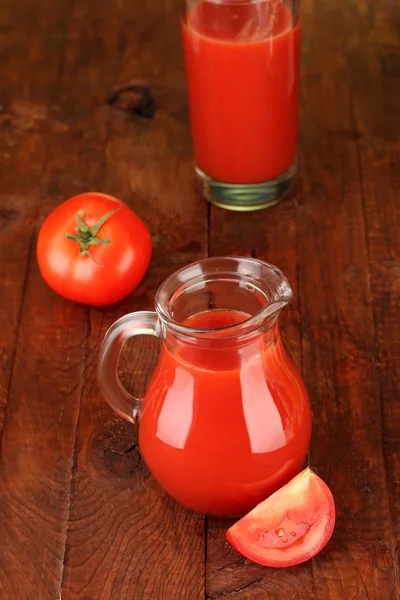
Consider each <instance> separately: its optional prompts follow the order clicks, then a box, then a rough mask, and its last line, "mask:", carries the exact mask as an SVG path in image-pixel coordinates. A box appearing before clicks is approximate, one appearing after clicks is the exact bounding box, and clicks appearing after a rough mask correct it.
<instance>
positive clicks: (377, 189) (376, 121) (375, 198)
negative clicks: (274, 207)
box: [351, 5, 400, 581]
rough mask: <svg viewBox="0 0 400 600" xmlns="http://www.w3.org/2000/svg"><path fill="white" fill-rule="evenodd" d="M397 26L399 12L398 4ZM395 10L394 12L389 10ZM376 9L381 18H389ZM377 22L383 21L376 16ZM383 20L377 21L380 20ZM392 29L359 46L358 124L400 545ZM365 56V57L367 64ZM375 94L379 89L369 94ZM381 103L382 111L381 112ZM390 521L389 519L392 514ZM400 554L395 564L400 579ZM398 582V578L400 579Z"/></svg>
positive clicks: (395, 52) (399, 55)
mask: <svg viewBox="0 0 400 600" xmlns="http://www.w3.org/2000/svg"><path fill="white" fill-rule="evenodd" d="M391 8H392V11H393V13H394V14H392V15H391V16H392V18H393V20H392V21H391V23H392V25H393V23H396V19H397V22H399V19H400V8H399V6H398V5H393V6H392V7H391ZM387 9H389V7H387ZM385 12H386V11H383V10H382V7H381V10H379V11H378V9H377V14H380V15H382V13H383V14H385ZM377 21H378V19H377ZM382 21H383V18H381V19H380V20H379V21H378V22H382ZM390 39H391V36H390V30H389V31H387V33H386V36H385V37H384V38H383V39H382V38H381V39H379V40H378V41H379V43H377V44H375V45H374V47H373V48H370V49H368V51H367V52H365V53H364V54H363V55H361V53H360V51H359V50H357V49H356V48H354V50H353V52H352V55H351V60H352V68H353V70H354V73H355V77H354V79H355V82H354V83H355V85H354V90H355V91H354V96H355V119H356V124H357V131H358V153H359V163H360V172H361V181H362V191H363V198H364V210H365V219H366V225H367V231H366V234H367V245H368V250H369V260H370V273H371V292H372V307H373V313H374V323H375V351H374V356H373V359H374V365H375V369H376V372H377V376H378V392H379V395H380V399H381V404H382V418H381V419H380V420H379V424H380V425H381V427H382V429H383V451H384V457H385V461H386V469H387V486H388V489H389V493H390V501H391V502H390V503H391V519H392V523H393V533H394V540H395V541H394V544H395V548H397V549H398V547H399V544H400V503H399V498H400V462H399V453H398V449H399V431H400V410H399V406H398V394H399V387H400V320H399V305H400V236H399V231H400V207H399V194H400V171H399V167H398V165H399V160H400V146H399V140H400V120H399V110H398V98H399V95H400V78H399V73H400V51H399V47H398V46H397V47H396V46H395V45H393V44H391V43H390V42H389V43H385V41H386V40H390ZM365 57H367V60H365ZM371 90H373V92H372V93H371ZM378 106H379V110H378V109H377V107H378ZM388 518H389V517H388ZM399 560H400V559H399V554H398V551H396V552H395V555H394V562H395V566H394V568H395V569H396V567H397V573H396V575H397V577H398V572H399V567H400V562H399ZM397 581H398V580H397Z"/></svg>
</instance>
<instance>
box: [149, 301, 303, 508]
mask: <svg viewBox="0 0 400 600" xmlns="http://www.w3.org/2000/svg"><path fill="white" fill-rule="evenodd" d="M247 317H248V315H244V314H243V313H238V312H235V311H231V310H211V311H207V312H205V313H200V314H198V315H195V316H194V317H191V318H190V319H188V320H187V321H185V322H184V324H185V325H188V326H190V327H193V328H199V329H209V328H219V327H226V326H228V325H232V324H236V323H239V322H240V321H243V319H244V318H247ZM171 335H172V334H171ZM207 344H208V345H207ZM310 431H311V415H310V409H309V404H308V397H307V392H306V390H305V388H304V385H303V383H302V381H301V379H300V376H299V375H298V373H297V371H296V368H295V366H294V365H293V363H292V362H291V360H290V359H289V357H288V355H287V354H286V352H285V350H284V347H283V345H282V342H281V340H280V337H279V333H278V330H277V329H276V328H274V330H272V331H271V330H269V331H268V332H266V333H264V334H260V335H258V336H256V338H255V339H254V338H253V341H250V342H249V343H247V344H245V345H243V342H241V344H239V342H238V341H235V339H230V340H227V339H225V340H223V342H222V344H221V345H220V346H219V348H217V349H216V348H215V341H214V340H213V341H210V340H208V342H207V341H204V340H203V342H201V343H199V344H197V343H194V344H193V342H192V343H188V342H183V341H179V340H178V339H170V340H169V338H168V336H167V339H166V341H165V342H164V344H163V348H162V351H161V355H160V360H159V362H158V364H157V366H156V369H155V371H154V373H153V376H152V379H151V382H150V384H149V387H148V391H147V393H146V397H145V399H144V402H143V410H142V415H141V418H140V427H139V444H140V448H141V452H142V454H143V457H144V459H145V461H146V463H147V465H148V466H149V468H150V470H151V471H152V473H153V475H154V477H155V479H156V480H157V481H158V482H159V483H160V484H161V486H162V487H163V488H164V489H165V490H166V491H167V492H168V493H169V494H170V495H171V496H173V497H174V498H175V499H177V500H178V501H180V502H181V503H183V504H185V505H186V506H188V507H189V508H192V509H194V510H197V511H199V512H204V513H208V514H213V515H240V514H243V513H245V512H247V511H248V510H250V509H251V508H252V507H254V506H255V505H256V504H258V503H259V502H260V501H261V500H264V499H265V498H266V497H267V496H269V495H270V494H272V493H273V492H274V491H276V490H277V489H278V488H280V487H281V486H282V485H284V484H285V483H287V482H288V481H289V480H290V479H291V478H292V477H293V476H294V475H295V474H296V473H297V472H298V471H299V470H300V468H301V467H302V465H303V462H304V460H305V457H306V453H307V449H308V444H309V438H310Z"/></svg>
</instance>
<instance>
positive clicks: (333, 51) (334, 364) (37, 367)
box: [0, 0, 400, 600]
mask: <svg viewBox="0 0 400 600" xmlns="http://www.w3.org/2000/svg"><path fill="white" fill-rule="evenodd" d="M302 15H303V62H302V77H301V106H302V109H301V132H300V153H299V154H300V191H299V194H298V196H297V198H296V199H294V200H289V201H286V202H285V203H283V204H281V205H280V206H278V207H276V208H273V209H269V210H266V211H264V212H260V213H254V214H245V215H244V214H243V215H238V214H233V213H228V212H224V211H222V210H219V209H214V208H211V209H210V207H209V206H208V205H207V203H206V202H204V201H202V200H201V199H199V198H198V197H197V196H196V194H195V192H194V190H193V171H192V151H191V142H190V133H189V127H188V110H187V98H186V91H185V80H184V73H183V61H182V52H181V46H180V37H179V24H178V9H177V2H175V1H174V2H173V1H172V0H164V1H163V0H147V1H146V2H139V1H138V0H129V1H128V0H118V1H116V2H101V0H80V1H79V2H75V1H72V2H71V0H58V1H57V2H55V1H54V0H20V1H19V2H17V1H15V0H2V2H1V4H0V82H1V91H0V104H1V107H0V130H1V136H0V160H1V162H0V173H1V175H0V181H1V186H0V257H1V262H0V285H1V313H0V331H1V336H0V356H1V361H0V432H1V462H0V599H1V600H25V599H29V600H31V599H33V598H37V599H39V600H47V599H51V600H56V599H59V598H62V600H78V599H79V600H108V599H112V600H142V599H143V600H145V599H146V600H147V599H148V600H178V599H180V600H192V599H193V600H195V599H199V600H200V599H204V598H207V599H212V600H215V599H217V598H223V599H225V598H229V600H239V599H240V600H241V599H247V600H250V599H251V600H261V599H270V600H291V599H293V600H295V599H296V600H311V599H318V600H353V599H357V600H364V599H365V600H366V599H368V600H395V599H397V598H399V589H398V585H399V584H398V577H399V574H398V569H399V544H400V459H399V450H400V404H399V380H400V318H399V314H400V304H399V301H400V264H399V253H400V235H399V231H400V210H399V200H400V167H399V164H400V145H399V140H400V50H399V37H400V4H399V3H398V2H396V1H395V0H380V2H374V1H373V0H303V1H302ZM137 81H145V82H148V83H149V84H150V85H151V87H152V91H153V93H154V96H155V98H156V101H157V104H158V110H157V113H156V115H155V117H154V119H147V120H146V119H143V118H140V117H133V116H131V115H127V114H125V113H122V112H119V111H117V110H115V109H113V108H110V106H108V105H107V104H106V102H105V100H106V98H107V96H108V95H109V93H110V92H111V91H113V90H115V89H117V88H120V87H122V86H124V85H127V84H129V83H132V82H137ZM90 189H97V190H103V191H106V192H108V193H111V194H114V195H116V196H119V197H121V198H122V199H124V200H125V201H126V202H128V203H129V204H130V205H131V206H132V207H133V208H134V210H135V211H136V212H137V213H138V214H139V215H141V216H142V218H143V219H144V220H145V222H146V223H147V224H148V226H149V228H150V229H151V232H152V236H153V240H154V256H153V261H152V265H151V268H150V270H149V271H148V274H147V276H146V278H145V280H144V281H143V283H142V284H141V285H140V287H139V288H138V289H137V290H136V292H134V293H133V294H132V295H131V296H130V297H129V298H127V299H126V300H125V301H124V302H122V303H121V304H119V305H117V306H114V307H110V308H107V309H104V310H102V309H92V308H90V309H89V308H86V307H83V306H78V305H74V304H72V303H69V302H67V301H64V300H63V299H62V298H59V297H57V296H56V295H55V294H54V293H53V292H52V291H51V290H50V289H49V288H48V287H47V286H46V285H45V283H44V282H43V280H42V278H41V276H40V274H39V272H38V267H37V263H36V259H35V240H36V234H37V230H38V227H39V225H40V223H41V222H42V220H43V218H44V217H45V216H46V215H47V214H48V213H49V212H50V211H51V209H52V208H53V207H55V206H56V205H57V204H58V203H59V202H61V201H62V200H63V199H65V198H67V197H69V196H71V195H74V194H77V193H80V192H82V191H86V190H90ZM222 254H236V255H251V256H257V257H259V258H260V259H266V260H268V261H270V262H272V263H274V264H276V265H278V266H279V267H280V268H281V269H282V270H283V271H284V272H285V273H286V274H287V276H288V278H289V279H290V281H291V283H292V285H293V286H294V289H295V300H294V301H293V302H292V303H291V306H290V308H289V309H288V310H286V312H285V316H284V323H283V325H284V332H285V336H286V339H287V340H288V342H289V344H290V345H291V348H292V350H293V354H294V357H295V359H296V361H297V363H298V364H299V366H300V367H301V369H302V372H303V375H304V378H305V381H306V384H307V386H308V389H309V391H310V395H311V402H312V408H313V413H314V430H313V438H312V443H311V448H310V454H309V462H310V464H311V465H312V467H313V468H314V469H315V470H316V471H317V472H318V473H319V474H320V475H321V476H322V477H323V478H324V479H325V480H326V481H327V482H328V484H329V485H330V487H331V489H332V491H333V493H334V496H335V498H336V503H337V512H338V518H337V525H336V531H335V535H334V537H333V539H332V541H331V543H330V544H329V545H328V547H327V548H326V549H325V550H324V551H323V552H322V553H321V554H320V555H319V556H317V557H316V558H315V559H314V560H312V561H309V562H307V563H306V564H303V565H300V566H298V567H294V568H291V569H286V570H273V569H266V568H263V567H261V566H258V565H255V564H251V563H249V562H248V561H245V560H244V559H243V558H242V557H241V556H239V555H238V554H237V553H236V552H235V551H234V550H233V549H232V548H231V547H229V546H228V545H227V543H226V542H225V530H226V528H227V524H228V523H227V521H223V520H218V519H213V518H204V517H203V516H201V515H197V514H193V513H192V512H190V511H188V510H185V509H184V508H182V507H181V506H179V505H178V504H176V503H175V502H174V501H173V500H172V499H170V498H169V497H168V496H166V495H165V494H164V493H163V492H162V491H161V490H160V488H159V487H158V485H157V484H156V483H155V482H154V480H153V479H152V477H151V476H150V474H149V472H148V470H147V468H146V466H145V465H144V463H143V462H142V461H141V459H140V455H139V452H138V448H137V438H136V428H135V427H134V426H132V425H130V424H128V423H126V422H122V421H120V420H119V419H118V418H117V416H116V415H115V414H114V413H112V411H111V409H109V408H108V406H107V405H106V403H105V401H104V400H103V398H102V397H101V396H100V394H99V391H98V388H97V384H96V362H97V356H98V349H99V344H100V342H101V340H102V337H103V335H104V333H105V331H106V329H107V327H108V326H109V325H110V324H111V323H112V322H113V321H114V320H115V319H116V318H118V317H119V316H121V315H123V314H124V313H126V312H128V311H133V310H138V309H144V308H150V307H152V304H153V299H154V293H155V291H156V289H157V287H158V286H159V284H160V283H161V282H162V281H163V279H164V278H165V277H166V276H167V275H168V274H170V273H171V272H173V271H174V270H175V269H176V268H178V267H180V266H182V265H184V264H186V263H188V262H191V261H194V260H197V259H200V258H203V257H205V256H207V255H222ZM154 352H155V348H154V345H152V344H151V343H150V344H149V345H145V346H141V347H140V348H139V349H137V348H136V349H135V348H133V349H131V350H130V353H131V354H130V356H131V361H130V373H131V376H132V380H133V379H135V377H137V376H138V375H140V374H141V373H143V369H144V367H146V365H148V364H149V362H150V361H151V360H152V359H154V356H155V354H154Z"/></svg>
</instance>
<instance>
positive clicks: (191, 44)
mask: <svg viewBox="0 0 400 600" xmlns="http://www.w3.org/2000/svg"><path fill="white" fill-rule="evenodd" d="M298 5H299V2H298V0H228V1H225V0H217V1H211V0H200V1H199V0H181V28H182V39H183V49H184V56H185V65H186V80H187V88H188V95H189V109H190V122H191V131H192V139H193V148H194V157H195V165H196V166H195V170H196V174H197V179H198V182H199V184H200V188H201V191H202V193H203V194H204V195H205V197H206V198H207V199H208V200H209V201H210V202H212V203H214V204H217V205H219V206H221V207H223V208H228V209H232V210H256V209H259V208H265V207H267V206H272V205H274V204H277V203H278V202H279V201H280V200H282V199H283V198H284V197H285V196H287V195H288V194H289V193H290V191H291V189H292V187H293V181H294V177H295V174H296V157H297V128H298V89H299V60H300V56H299V55H300V22H299V10H298Z"/></svg>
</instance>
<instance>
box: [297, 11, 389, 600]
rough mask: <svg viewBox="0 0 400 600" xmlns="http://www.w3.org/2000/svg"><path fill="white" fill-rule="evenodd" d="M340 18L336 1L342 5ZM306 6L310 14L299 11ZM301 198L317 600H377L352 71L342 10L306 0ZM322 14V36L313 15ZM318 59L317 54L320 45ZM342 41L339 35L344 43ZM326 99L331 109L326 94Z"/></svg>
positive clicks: (377, 526) (371, 406) (378, 540)
mask: <svg viewBox="0 0 400 600" xmlns="http://www.w3.org/2000/svg"><path fill="white" fill-rule="evenodd" d="M340 8H342V9H343V14H345V6H344V4H343V6H341V7H340ZM307 11H309V12H308V13H307ZM305 14H306V15H307V14H308V19H306V28H305V29H306V31H305V38H306V40H307V41H306V43H305V44H304V46H303V48H304V59H305V61H304V62H305V63H306V64H307V65H311V64H312V69H311V70H310V71H307V70H305V73H304V78H303V81H304V84H303V106H304V112H303V117H304V118H303V131H304V132H307V135H306V136H305V135H303V138H302V144H301V150H300V151H301V155H302V156H303V170H302V181H303V194H304V198H305V201H304V202H303V203H302V204H301V206H300V210H299V217H298V223H299V240H300V243H299V259H300V262H301V264H302V271H301V277H300V282H301V284H300V290H301V306H302V315H301V318H302V327H303V368H304V376H305V379H306V383H307V385H308V387H309V390H310V392H311V399H312V406H313V411H314V434H313V441H312V446H311V453H310V462H311V464H312V465H313V466H314V467H316V469H317V472H318V473H319V474H321V476H322V477H323V478H324V479H325V480H326V481H327V482H328V484H329V485H330V487H331V489H332V491H333V494H334V496H335V498H336V504H337V524H336V530H335V535H334V537H333V539H332V541H331V543H330V544H329V545H328V547H327V549H326V550H325V551H324V552H322V553H321V555H319V556H318V557H316V558H315V559H314V560H313V573H314V589H315V593H316V596H317V597H318V598H332V599H338V600H339V599H340V598H343V597H344V596H345V597H346V598H349V599H351V598H357V599H362V598H368V599H376V600H378V599H379V600H383V599H385V598H388V599H389V598H395V597H396V594H397V591H398V590H397V587H396V574H395V573H394V571H393V566H392V565H393V552H394V547H393V543H392V529H391V522H390V505H389V499H388V493H387V485H386V473H385V462H384V459H383V454H382V431H381V419H380V410H381V409H380V402H379V394H378V388H377V373H376V370H375V365H374V353H375V348H374V319H373V311H372V305H371V289H370V282H369V277H368V270H369V265H368V253H367V246H366V236H367V235H368V232H367V230H366V225H365V222H364V215H363V198H362V187H361V180H360V170H359V161H358V152H357V137H358V132H357V130H356V126H355V121H354V109H353V103H354V100H353V93H352V81H353V80H352V77H353V73H352V72H351V71H350V69H349V61H348V55H347V52H346V50H345V48H347V46H345V45H343V47H342V50H341V51H340V50H339V49H338V44H340V39H341V37H340V36H342V40H343V37H346V38H347V39H348V40H349V45H350V49H351V48H352V46H351V44H352V42H353V39H352V34H354V28H352V26H351V23H352V21H351V16H349V17H348V20H347V17H346V16H344V17H342V12H341V11H339V10H338V11H337V12H336V11H331V10H330V7H329V6H328V5H321V4H318V5H317V4H314V3H306V6H305ZM319 19H323V20H324V21H325V22H326V23H328V20H329V30H327V29H324V30H323V33H322V30H321V29H320V27H319V26H318V27H317V26H316V22H317V21H318V20H319ZM322 43H323V44H324V46H325V49H326V50H325V51H326V53H327V55H329V57H330V58H329V63H327V62H326V60H324V58H323V55H322V54H321V53H319V52H318V48H320V47H321V44H322ZM343 43H344V40H343ZM333 98H334V110H332V99H333Z"/></svg>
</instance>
